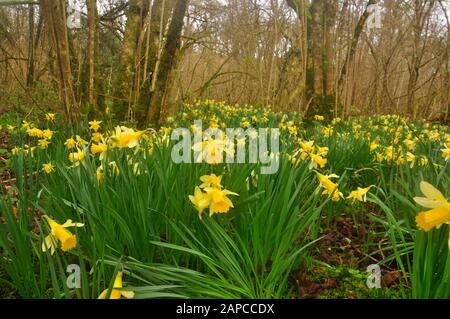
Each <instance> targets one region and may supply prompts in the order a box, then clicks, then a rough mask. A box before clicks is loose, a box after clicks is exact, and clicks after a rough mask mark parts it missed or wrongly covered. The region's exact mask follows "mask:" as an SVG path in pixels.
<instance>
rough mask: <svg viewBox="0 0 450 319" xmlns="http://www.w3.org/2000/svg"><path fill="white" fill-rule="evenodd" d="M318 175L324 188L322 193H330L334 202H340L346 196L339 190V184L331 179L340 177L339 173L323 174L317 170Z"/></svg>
mask: <svg viewBox="0 0 450 319" xmlns="http://www.w3.org/2000/svg"><path fill="white" fill-rule="evenodd" d="M316 175H317V178H318V179H319V182H320V185H321V186H322V187H323V188H324V191H323V193H322V195H330V196H331V200H332V201H333V202H338V201H340V200H341V198H343V197H344V195H343V194H342V193H341V192H339V190H338V185H337V184H336V183H333V182H332V181H331V180H330V178H339V176H338V175H336V174H331V175H322V174H320V173H318V172H316Z"/></svg>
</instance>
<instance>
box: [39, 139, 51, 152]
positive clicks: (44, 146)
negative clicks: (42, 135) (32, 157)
mask: <svg viewBox="0 0 450 319" xmlns="http://www.w3.org/2000/svg"><path fill="white" fill-rule="evenodd" d="M38 144H39V147H40V148H41V150H46V149H47V147H48V145H49V144H50V142H49V141H48V140H46V139H42V140H39V142H38Z"/></svg>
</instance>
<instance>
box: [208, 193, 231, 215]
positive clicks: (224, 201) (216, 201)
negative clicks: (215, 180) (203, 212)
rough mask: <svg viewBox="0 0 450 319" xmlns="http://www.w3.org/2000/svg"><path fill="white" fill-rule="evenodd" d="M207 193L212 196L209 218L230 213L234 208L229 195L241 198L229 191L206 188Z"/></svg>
mask: <svg viewBox="0 0 450 319" xmlns="http://www.w3.org/2000/svg"><path fill="white" fill-rule="evenodd" d="M205 192H206V193H207V194H208V195H209V196H210V200H211V203H210V206H209V216H212V215H214V214H218V213H228V212H229V211H230V209H231V208H233V207H234V206H233V202H232V201H231V200H230V199H229V198H228V197H227V196H228V195H233V196H239V195H238V194H236V193H233V192H231V191H229V190H226V189H224V190H220V189H218V188H214V187H207V188H205Z"/></svg>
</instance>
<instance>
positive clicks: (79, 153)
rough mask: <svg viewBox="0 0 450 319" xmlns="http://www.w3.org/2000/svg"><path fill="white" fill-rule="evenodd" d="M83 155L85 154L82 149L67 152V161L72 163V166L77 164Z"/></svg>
mask: <svg viewBox="0 0 450 319" xmlns="http://www.w3.org/2000/svg"><path fill="white" fill-rule="evenodd" d="M85 157H86V154H85V153H84V151H81V150H80V149H78V151H77V152H75V153H70V154H69V161H70V162H71V163H72V164H73V166H78V165H80V163H81V161H83V159H84V158H85Z"/></svg>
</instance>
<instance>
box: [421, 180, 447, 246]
mask: <svg viewBox="0 0 450 319" xmlns="http://www.w3.org/2000/svg"><path fill="white" fill-rule="evenodd" d="M420 190H421V191H422V193H423V194H424V195H425V197H414V201H415V202H416V203H417V204H419V205H420V206H422V207H425V208H431V210H429V211H426V212H422V213H420V214H419V215H417V217H416V223H417V227H418V228H419V229H421V230H424V231H426V232H429V231H431V230H432V229H433V228H440V227H441V226H442V225H443V224H449V225H450V203H449V202H448V201H447V199H446V198H445V197H444V195H443V194H442V193H441V192H440V191H439V190H438V189H436V188H435V187H434V186H433V185H431V184H429V183H427V182H425V181H422V182H421V183H420ZM448 248H449V249H450V227H449V238H448Z"/></svg>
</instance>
